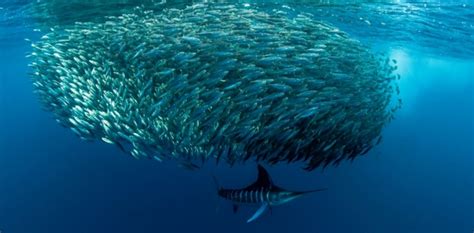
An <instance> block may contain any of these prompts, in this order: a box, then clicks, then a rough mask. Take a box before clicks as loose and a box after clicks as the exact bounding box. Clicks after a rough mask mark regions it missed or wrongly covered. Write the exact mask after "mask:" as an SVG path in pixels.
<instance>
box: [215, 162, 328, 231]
mask: <svg viewBox="0 0 474 233" xmlns="http://www.w3.org/2000/svg"><path fill="white" fill-rule="evenodd" d="M323 190H326V189H315V190H309V191H288V190H285V189H283V188H280V187H278V186H276V185H275V184H274V183H273V182H272V180H271V177H270V175H269V174H268V172H267V170H265V168H264V167H263V166H261V165H260V164H259V165H258V177H257V180H256V181H255V182H254V183H253V184H251V185H249V186H247V187H245V188H242V189H224V188H221V187H219V189H218V192H217V193H218V195H219V196H220V197H222V198H224V199H227V200H230V201H232V202H233V211H234V213H235V212H237V210H238V208H239V205H242V204H253V205H260V208H259V209H258V210H257V212H255V214H253V215H252V217H250V218H249V219H248V220H247V222H248V223H249V222H252V221H253V220H255V219H257V218H258V217H259V216H260V215H262V213H263V212H264V211H265V210H266V209H267V208H271V207H272V206H276V205H281V204H284V203H287V202H289V201H292V200H294V199H296V198H298V197H301V196H302V195H304V194H307V193H312V192H319V191H323Z"/></svg>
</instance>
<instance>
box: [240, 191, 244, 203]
mask: <svg viewBox="0 0 474 233" xmlns="http://www.w3.org/2000/svg"><path fill="white" fill-rule="evenodd" d="M243 192H244V191H243V190H240V191H239V202H242V193H243Z"/></svg>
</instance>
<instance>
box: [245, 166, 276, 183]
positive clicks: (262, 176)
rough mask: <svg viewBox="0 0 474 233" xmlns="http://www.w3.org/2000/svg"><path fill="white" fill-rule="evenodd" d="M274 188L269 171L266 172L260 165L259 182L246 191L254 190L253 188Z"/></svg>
mask: <svg viewBox="0 0 474 233" xmlns="http://www.w3.org/2000/svg"><path fill="white" fill-rule="evenodd" d="M272 186H274V185H273V182H272V178H271V177H270V175H269V174H268V172H267V170H265V168H264V167H263V166H262V165H260V164H258V176H257V180H256V181H255V182H254V183H253V184H251V185H249V186H247V187H246V189H252V188H261V187H265V188H267V187H272Z"/></svg>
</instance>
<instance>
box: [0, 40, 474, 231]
mask: <svg viewBox="0 0 474 233" xmlns="http://www.w3.org/2000/svg"><path fill="white" fill-rule="evenodd" d="M27 51H29V45H28V44H27V43H26V42H23V41H13V42H12V43H10V44H8V45H7V44H4V45H2V46H1V50H0V231H2V233H35V232H48V233H56V232H57V233H66V232H67V233H75V232H270V231H272V232H322V233H325V232H328V233H329V232H351V233H352V232H354V233H357V232H360V233H371V232H384V233H390V232H430V233H433V232H446V233H451V232H453V233H454V232H472V231H474V199H473V198H474V172H473V168H474V138H473V137H474V136H473V135H474V123H473V120H474V113H473V111H474V110H473V109H474V94H473V93H474V78H473V77H474V71H473V69H474V61H473V60H456V59H450V58H442V57H441V58H436V57H431V58H430V57H427V56H424V55H423V54H417V53H416V52H414V51H404V50H396V51H394V52H393V54H392V56H394V57H395V58H397V59H398V60H399V62H400V70H399V72H400V73H401V74H402V75H403V80H402V82H401V89H402V97H403V99H404V103H405V105H404V108H403V109H402V110H401V111H399V112H398V113H397V118H396V120H395V121H393V122H392V123H391V124H390V125H389V126H388V127H387V128H386V129H385V131H384V140H383V143H382V144H381V145H380V146H378V147H376V148H375V149H374V150H373V151H371V152H370V153H369V154H368V155H367V156H366V157H363V158H359V159H358V160H356V161H354V163H352V164H351V163H349V162H347V163H344V164H343V165H342V166H340V167H337V168H330V169H326V170H324V171H321V170H317V171H315V172H312V173H303V172H301V171H300V170H298V167H295V166H293V167H285V166H277V167H270V168H269V172H270V174H271V175H272V177H273V180H274V181H275V182H276V183H277V184H279V185H280V186H282V187H286V188H289V189H295V190H304V189H311V188H319V187H327V188H329V190H328V191H326V192H321V193H315V194H312V195H309V196H306V197H303V198H301V199H298V200H295V201H294V202H292V203H289V204H287V205H284V206H279V207H275V208H274V209H273V213H272V214H271V215H270V214H269V213H267V214H265V215H264V216H263V217H262V218H260V219H258V221H256V222H254V223H252V224H246V223H245V220H246V219H247V218H248V217H249V216H250V215H251V214H252V212H253V211H255V208H250V207H246V208H242V211H241V212H239V213H237V214H236V215H234V214H232V211H231V207H230V204H229V203H227V202H225V201H223V200H219V199H218V198H217V196H216V192H215V191H216V190H215V186H214V184H213V182H212V178H211V174H216V176H217V177H218V179H219V182H220V183H221V184H223V185H224V186H227V187H239V186H243V185H246V184H248V183H250V182H252V181H253V179H255V175H256V171H255V166H254V165H252V164H248V165H247V166H237V167H233V168H228V167H226V166H225V165H221V166H219V167H217V168H216V167H215V166H214V164H213V163H209V164H207V166H206V167H205V168H204V169H203V170H200V171H194V172H192V171H187V170H184V169H182V168H178V167H176V166H175V165H174V164H170V163H158V162H154V161H146V160H135V159H133V158H131V157H130V156H127V155H125V154H123V153H122V152H120V151H119V150H118V149H117V148H116V147H113V146H110V145H106V144H104V143H99V142H93V143H91V142H85V141H81V140H80V139H79V138H77V137H76V136H74V135H73V133H72V132H71V131H70V130H67V129H65V128H62V127H60V126H59V124H57V123H56V122H55V120H54V118H53V115H52V114H51V113H49V112H45V111H43V110H41V105H40V104H39V102H38V100H37V98H36V96H35V95H34V94H33V93H32V86H31V82H30V80H29V78H28V75H27V64H28V60H27V59H25V58H24V55H25V54H26V52H27ZM216 207H218V211H216Z"/></svg>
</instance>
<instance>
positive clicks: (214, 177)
mask: <svg viewBox="0 0 474 233" xmlns="http://www.w3.org/2000/svg"><path fill="white" fill-rule="evenodd" d="M212 179H213V180H214V185H215V186H216V191H217V193H219V191H220V190H221V189H222V187H221V186H220V185H219V182H218V181H217V178H216V176H215V175H214V174H212ZM217 201H218V202H217V204H216V213H218V212H219V210H220V199H219V200H217Z"/></svg>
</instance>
